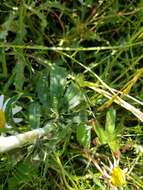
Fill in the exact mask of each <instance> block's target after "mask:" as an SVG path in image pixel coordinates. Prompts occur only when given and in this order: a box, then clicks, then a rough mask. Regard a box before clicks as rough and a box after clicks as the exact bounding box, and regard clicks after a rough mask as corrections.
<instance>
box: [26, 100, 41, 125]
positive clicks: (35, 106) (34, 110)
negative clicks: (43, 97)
mask: <svg viewBox="0 0 143 190" xmlns="http://www.w3.org/2000/svg"><path fill="white" fill-rule="evenodd" d="M40 117H41V109H40V105H39V103H37V102H36V103H34V102H33V103H31V104H30V106H29V124H30V126H31V128H39V127H40Z"/></svg>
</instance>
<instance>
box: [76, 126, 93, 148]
mask: <svg viewBox="0 0 143 190" xmlns="http://www.w3.org/2000/svg"><path fill="white" fill-rule="evenodd" d="M76 138H77V141H78V142H79V143H80V144H81V145H82V146H84V147H86V148H89V147H90V142H91V127H90V126H88V125H86V124H83V125H79V126H78V127H77V130H76Z"/></svg>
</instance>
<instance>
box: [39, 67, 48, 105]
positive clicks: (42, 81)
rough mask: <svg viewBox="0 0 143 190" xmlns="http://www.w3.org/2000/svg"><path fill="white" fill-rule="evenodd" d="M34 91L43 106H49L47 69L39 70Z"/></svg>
mask: <svg viewBox="0 0 143 190" xmlns="http://www.w3.org/2000/svg"><path fill="white" fill-rule="evenodd" d="M36 92H37V94H38V97H39V99H40V102H41V103H42V104H43V105H44V106H48V107H50V106H51V99H50V92H49V70H48V69H46V70H44V71H43V73H42V72H41V73H40V75H39V79H38V81H37V84H36Z"/></svg>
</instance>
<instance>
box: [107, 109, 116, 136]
mask: <svg viewBox="0 0 143 190" xmlns="http://www.w3.org/2000/svg"><path fill="white" fill-rule="evenodd" d="M115 120H116V110H115V109H113V108H110V109H109V110H108V112H107V114H106V124H105V130H106V131H107V132H108V133H109V134H112V135H113V134H114V132H115Z"/></svg>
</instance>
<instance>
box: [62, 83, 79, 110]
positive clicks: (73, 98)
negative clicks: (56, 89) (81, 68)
mask: <svg viewBox="0 0 143 190" xmlns="http://www.w3.org/2000/svg"><path fill="white" fill-rule="evenodd" d="M64 97H65V99H66V100H67V102H68V108H69V109H74V108H75V107H76V106H78V105H79V104H80V102H81V100H82V95H81V92H80V89H79V88H78V87H77V86H76V85H75V84H74V83H73V82H72V83H71V84H70V85H69V86H68V88H67V89H66V93H65V96H64Z"/></svg>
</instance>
